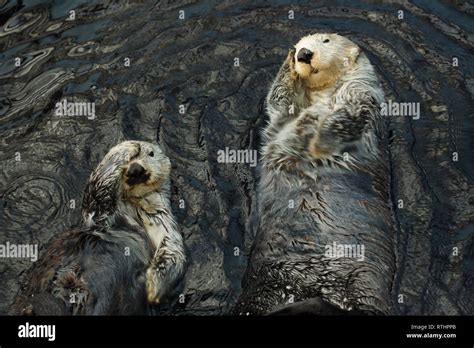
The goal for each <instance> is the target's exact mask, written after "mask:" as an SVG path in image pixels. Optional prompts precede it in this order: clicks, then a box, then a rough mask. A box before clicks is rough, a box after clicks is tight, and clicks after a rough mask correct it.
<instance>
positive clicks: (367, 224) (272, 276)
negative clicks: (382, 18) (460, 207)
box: [234, 34, 395, 315]
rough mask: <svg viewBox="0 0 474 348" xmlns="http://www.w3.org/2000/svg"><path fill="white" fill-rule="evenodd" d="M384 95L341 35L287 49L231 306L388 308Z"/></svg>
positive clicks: (270, 106) (253, 310) (243, 310)
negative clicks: (251, 232)
mask: <svg viewBox="0 0 474 348" xmlns="http://www.w3.org/2000/svg"><path fill="white" fill-rule="evenodd" d="M383 98H384V93H383V90H382V88H381V87H380V84H379V81H378V79H377V76H376V74H375V72H374V69H373V67H372V65H371V64H370V62H369V60H368V58H367V56H366V55H365V54H364V53H363V52H361V50H360V48H359V47H358V46H357V45H356V44H354V43H353V42H351V41H350V40H349V39H347V38H345V37H343V36H340V35H337V34H314V35H309V36H306V37H304V38H302V39H301V40H300V41H299V42H298V44H297V45H296V46H295V49H294V50H290V52H289V54H288V57H287V59H286V60H285V62H284V63H283V66H282V67H281V69H280V71H279V72H278V75H277V77H276V79H275V81H274V82H273V85H272V87H271V90H270V92H269V94H268V96H267V100H266V104H267V105H266V107H267V113H268V115H269V123H268V125H267V126H266V128H265V129H264V131H263V139H264V145H263V150H262V164H261V168H260V178H259V184H258V189H257V201H258V208H257V209H258V223H257V228H256V236H255V240H254V243H253V246H252V250H251V255H250V258H249V264H248V268H247V271H246V275H245V277H244V280H243V284H242V294H241V296H240V298H239V300H238V301H237V304H236V306H235V308H234V313H235V314H243V315H245V314H247V315H248V314H250V315H255V314H257V315H260V314H270V313H271V314H285V313H286V314H288V313H292V314H295V313H305V314H308V312H311V313H314V314H342V313H351V314H352V313H359V314H362V313H363V314H390V313H393V311H394V305H393V303H394V302H393V299H394V294H392V291H391V289H392V281H393V276H394V272H395V269H394V268H395V255H394V236H395V230H394V228H393V226H394V220H393V214H392V207H391V203H390V202H391V201H390V196H389V172H388V140H387V135H386V127H385V125H384V120H383V119H382V117H381V115H380V112H379V105H380V103H381V102H382V101H383ZM290 305H291V306H290ZM285 308H288V310H285Z"/></svg>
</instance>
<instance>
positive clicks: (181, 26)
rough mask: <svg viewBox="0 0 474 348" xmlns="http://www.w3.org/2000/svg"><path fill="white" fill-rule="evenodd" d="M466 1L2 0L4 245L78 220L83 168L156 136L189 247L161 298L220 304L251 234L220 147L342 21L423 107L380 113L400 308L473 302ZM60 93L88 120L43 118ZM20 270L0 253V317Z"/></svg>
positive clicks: (249, 178) (389, 89)
mask: <svg viewBox="0 0 474 348" xmlns="http://www.w3.org/2000/svg"><path fill="white" fill-rule="evenodd" d="M71 10H73V11H75V12H70V11H71ZM180 11H184V12H180ZM289 11H294V19H289ZM399 11H403V12H402V16H403V18H401V19H400V12H399ZM473 12H474V8H473V7H472V5H469V3H467V2H464V1H458V2H455V5H452V4H449V3H448V2H447V1H446V2H444V1H442V2H431V1H413V2H411V3H405V2H402V1H400V2H398V1H385V2H381V1H377V2H374V3H371V4H369V3H365V2H357V4H351V5H348V2H347V1H318V2H315V1H299V2H297V4H296V3H295V4H294V3H293V2H291V1H277V2H275V1H260V2H256V1H238V2H236V1H232V2H231V1H224V2H221V1H213V2H197V1H160V2H157V3H151V2H145V3H144V4H141V3H136V4H134V3H126V2H122V1H101V2H99V1H50V2H45V1H28V2H27V4H23V2H20V1H19V2H16V1H1V0H0V52H1V53H0V58H1V59H0V134H1V137H0V143H1V147H0V162H1V167H0V169H1V170H0V212H1V214H0V243H5V242H6V241H10V242H17V243H34V242H37V243H41V246H43V245H44V243H45V242H46V241H47V240H48V239H49V238H50V237H51V236H53V235H56V234H58V233H61V232H62V231H64V229H66V228H67V227H70V226H73V225H74V224H77V223H78V221H79V213H80V211H79V207H80V201H81V195H82V189H83V186H84V183H85V180H86V178H87V176H88V175H89V173H90V171H91V169H92V168H93V167H94V166H95V165H96V164H97V163H98V162H99V160H100V159H101V157H102V156H103V155H104V154H105V153H106V152H107V149H108V148H110V147H111V146H112V145H113V144H115V143H117V142H118V141H120V140H124V139H140V140H146V141H158V142H159V143H160V144H161V145H162V146H163V148H164V149H165V150H166V151H167V153H168V155H169V156H170V158H171V161H172V163H173V172H172V181H173V191H172V193H173V206H174V208H175V213H176V215H177V218H178V221H179V223H180V225H181V227H182V230H183V234H184V236H185V240H186V245H187V247H188V250H189V253H190V265H189V268H188V273H187V275H186V278H185V280H184V282H183V285H182V289H180V291H181V292H183V293H185V294H186V303H185V304H184V305H183V304H179V303H176V304H172V305H170V306H169V308H163V309H162V310H161V311H162V312H163V313H188V314H222V313H226V312H227V311H228V310H229V308H230V307H231V305H232V304H233V302H234V301H235V300H236V298H237V296H238V294H239V287H240V280H241V277H242V274H243V271H244V270H245V267H246V260H247V259H246V257H247V255H248V250H249V247H250V245H251V243H252V238H251V234H250V225H251V219H250V217H251V215H252V211H253V209H254V206H255V190H254V188H255V172H254V169H253V168H251V167H249V166H248V165H242V164H228V165H218V163H217V151H218V150H221V149H225V147H229V148H234V149H255V148H258V146H259V143H260V138H259V130H260V129H261V127H262V126H263V124H264V122H265V115H264V112H263V101H264V97H265V95H266V92H267V90H268V88H269V84H270V83H271V81H272V78H273V76H274V75H275V73H276V71H277V69H278V67H279V65H280V63H281V61H282V60H283V58H284V57H285V56H286V51H287V49H288V48H289V47H290V45H291V44H292V43H295V42H296V41H297V40H298V39H299V38H300V37H301V36H302V35H304V34H307V33H309V32H311V31H337V32H339V33H341V34H344V35H347V36H349V37H350V38H351V39H352V40H354V41H355V42H357V43H358V44H359V45H360V46H361V47H363V49H364V50H365V51H366V52H367V53H368V55H369V58H370V59H371V60H372V62H373V63H374V65H376V67H377V72H378V73H379V74H380V77H381V80H382V81H383V85H384V88H385V91H386V94H387V98H388V99H391V100H394V101H406V102H420V103H421V117H420V119H419V120H413V119H411V118H409V117H391V118H390V119H389V121H388V122H390V128H391V133H392V135H393V139H392V142H391V161H392V175H393V181H392V184H391V188H392V192H393V200H394V202H395V203H396V202H397V201H398V200H399V199H403V202H404V207H403V209H398V210H397V216H396V224H397V226H398V231H399V234H398V236H397V249H398V250H397V251H398V252H397V254H398V260H397V262H398V269H397V275H396V277H395V281H394V287H395V293H400V294H405V296H404V303H401V304H399V305H400V310H401V312H402V313H408V314H420V313H427V314H432V313H436V314H456V313H470V314H472V313H474V307H473V302H472V298H473V290H474V286H473V285H472V282H470V283H469V282H468V279H470V278H471V279H472V276H473V268H472V262H473V261H472V258H473V255H472V240H473V238H472V237H473V235H472V228H470V227H469V226H472V223H473V222H474V221H473V220H474V206H473V205H474V192H473V188H472V187H473V185H472V184H473V173H474V164H473V161H472V142H473V140H472V132H473V127H474V126H473V122H472V118H473V109H474V108H473V104H472V96H473V91H474V80H473V70H474V67H473V66H472V60H473V55H472V52H473V45H474V42H473V40H474V37H473V34H472V32H470V30H472V29H471V28H472V20H473V18H472V16H473ZM183 16H184V19H180V17H181V18H182V17H183ZM236 58H238V61H237V62H238V64H236ZM453 58H456V59H457V62H458V63H459V64H458V66H453ZM128 62H129V63H130V64H128ZM236 65H238V66H236ZM454 65H456V64H454ZM64 98H67V99H68V100H76V101H80V102H93V103H95V107H96V109H95V112H96V118H95V119H88V118H87V117H81V116H74V117H67V116H62V117H61V116H55V112H54V109H55V104H56V103H57V102H59V101H61V100H62V99H64ZM180 105H183V107H184V110H185V112H184V114H181V113H180V112H179V110H180V109H179V108H180ZM453 153H456V154H457V156H458V161H453ZM181 199H183V200H184V201H185V202H186V204H185V207H184V208H181V207H180V206H179V204H178V202H179V200H181ZM71 202H72V203H74V202H78V203H77V204H72V203H71ZM236 247H237V248H239V250H241V251H242V252H241V253H239V254H238V256H235V250H236V249H235V248H236ZM453 247H457V248H458V250H459V255H457V256H453V252H452V251H453ZM27 267H29V261H28V260H16V261H12V260H9V261H8V262H6V261H2V260H0V274H1V276H2V283H3V284H5V286H3V287H2V288H1V289H0V311H1V312H5V309H6V306H7V305H8V302H9V301H10V299H11V298H12V296H13V294H14V293H15V292H16V291H17V288H18V287H17V283H18V279H19V277H21V272H22V271H23V270H24V269H25V268H27Z"/></svg>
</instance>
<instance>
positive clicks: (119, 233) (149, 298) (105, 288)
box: [11, 141, 186, 315]
mask: <svg viewBox="0 0 474 348" xmlns="http://www.w3.org/2000/svg"><path fill="white" fill-rule="evenodd" d="M170 168H171V165H170V161H169V159H168V157H167V156H166V155H165V154H164V153H163V152H162V150H161V149H160V148H159V146H157V145H154V144H150V143H146V142H141V141H126V142H123V143H120V144H118V145H116V146H115V147H113V148H112V149H111V150H110V151H109V153H107V155H106V156H105V157H104V159H103V160H102V161H101V162H100V164H99V165H98V167H97V168H96V169H95V170H94V172H93V173H92V174H91V176H90V178H89V181H88V183H87V185H86V189H85V193H84V198H83V207H82V215H83V220H84V226H83V227H82V228H80V229H76V230H73V231H71V232H68V233H65V234H62V235H60V236H58V237H57V238H55V239H53V241H52V242H51V243H50V245H49V247H48V248H47V250H46V251H45V253H44V254H43V256H42V257H41V258H40V259H39V260H38V261H37V262H36V263H35V264H34V266H33V267H32V268H31V269H30V270H29V271H28V275H27V277H26V278H27V279H26V281H27V283H26V284H25V285H23V286H22V287H21V289H20V291H19V293H18V295H17V296H16V299H15V301H14V303H13V305H12V307H11V313H12V314H23V315H68V314H72V315H127V314H145V313H147V308H148V304H149V303H151V304H156V303H158V302H160V300H161V299H163V298H164V297H165V296H166V295H167V294H168V293H169V291H170V290H171V289H172V288H173V286H174V285H175V283H176V282H177V281H178V280H179V278H180V277H181V276H182V274H183V272H184V266H185V259H186V258H185V252H184V246H183V239H182V237H181V234H180V232H179V231H178V228H177V225H176V223H175V221H174V217H173V214H172V212H171V208H170V179H169V174H170Z"/></svg>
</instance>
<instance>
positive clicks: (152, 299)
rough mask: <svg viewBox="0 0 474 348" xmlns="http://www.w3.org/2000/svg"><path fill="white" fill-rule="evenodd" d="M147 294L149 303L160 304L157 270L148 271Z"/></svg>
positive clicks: (150, 269)
mask: <svg viewBox="0 0 474 348" xmlns="http://www.w3.org/2000/svg"><path fill="white" fill-rule="evenodd" d="M146 294H147V299H148V303H150V304H154V305H157V304H159V303H160V284H159V280H158V275H157V272H156V269H154V268H153V267H149V268H148V269H147V270H146Z"/></svg>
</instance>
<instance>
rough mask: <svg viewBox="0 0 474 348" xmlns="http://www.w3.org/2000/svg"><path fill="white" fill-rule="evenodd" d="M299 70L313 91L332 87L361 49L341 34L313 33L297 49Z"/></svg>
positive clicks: (296, 55)
mask: <svg viewBox="0 0 474 348" xmlns="http://www.w3.org/2000/svg"><path fill="white" fill-rule="evenodd" d="M295 50H296V51H295V71H296V73H297V74H298V76H299V77H300V78H302V79H303V80H304V81H305V83H306V86H307V87H308V88H310V89H322V88H326V87H328V86H330V85H331V84H332V83H334V82H335V81H336V80H337V78H338V77H339V76H340V75H341V74H343V73H344V72H345V71H347V70H348V69H349V68H350V67H351V66H352V65H353V63H354V62H355V61H356V59H357V57H358V55H359V53H360V48H359V47H358V46H357V45H356V44H354V43H353V42H352V41H350V40H349V39H347V38H345V37H343V36H340V35H337V34H323V33H321V34H313V35H308V36H305V37H303V38H302V39H301V40H300V41H299V42H298V43H297V44H296V46H295Z"/></svg>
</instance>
